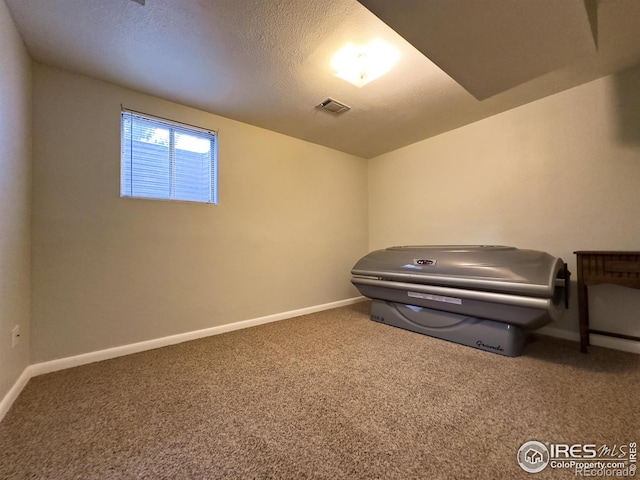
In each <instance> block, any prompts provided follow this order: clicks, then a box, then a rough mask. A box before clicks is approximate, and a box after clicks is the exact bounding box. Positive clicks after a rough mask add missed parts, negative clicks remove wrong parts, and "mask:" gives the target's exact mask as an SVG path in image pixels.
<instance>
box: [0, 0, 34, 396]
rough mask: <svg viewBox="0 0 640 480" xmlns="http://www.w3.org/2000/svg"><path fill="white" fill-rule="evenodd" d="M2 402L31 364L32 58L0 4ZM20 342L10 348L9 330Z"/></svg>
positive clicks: (0, 306) (0, 393)
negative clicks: (17, 333)
mask: <svg viewBox="0 0 640 480" xmlns="http://www.w3.org/2000/svg"><path fill="white" fill-rule="evenodd" d="M0 145H2V153H0V171H1V173H0V399H2V398H3V397H4V396H5V394H6V393H7V392H8V391H9V389H10V388H11V386H12V385H13V384H14V382H15V381H16V379H17V378H18V377H19V376H20V374H21V373H22V371H23V370H24V369H25V367H27V366H28V365H29V308H30V305H29V302H30V285H29V277H30V273H29V272H30V240H31V233H30V222H31V219H30V215H31V214H30V210H31V200H30V196H31V193H30V184H31V180H30V176H31V60H30V59H29V56H28V55H27V51H26V49H25V47H24V45H23V43H22V39H21V38H20V35H19V34H18V32H17V30H16V28H15V26H14V24H13V21H12V20H11V16H10V14H9V11H8V10H7V7H6V5H5V3H4V0H0ZM15 325H19V326H20V330H21V337H20V342H19V344H18V345H17V346H16V347H15V348H11V329H12V328H13V327H14V326H15Z"/></svg>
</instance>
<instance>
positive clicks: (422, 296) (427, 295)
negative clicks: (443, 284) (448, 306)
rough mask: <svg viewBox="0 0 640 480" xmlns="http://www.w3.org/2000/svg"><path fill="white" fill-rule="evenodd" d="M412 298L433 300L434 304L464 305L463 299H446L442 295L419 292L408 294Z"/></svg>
mask: <svg viewBox="0 0 640 480" xmlns="http://www.w3.org/2000/svg"><path fill="white" fill-rule="evenodd" d="M407 295H409V296H410V297H411V298H420V299H422V300H432V301H434V302H443V303H455V304H456V305H462V299H461V298H455V297H444V296H442V295H431V294H430V293H419V292H407Z"/></svg>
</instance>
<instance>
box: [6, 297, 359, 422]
mask: <svg viewBox="0 0 640 480" xmlns="http://www.w3.org/2000/svg"><path fill="white" fill-rule="evenodd" d="M365 300H366V298H365V297H354V298H348V299H346V300H339V301H337V302H331V303H325V304H323V305H316V306H314V307H307V308H301V309H298V310H291V311H288V312H283V313H276V314H274V315H267V316H264V317H258V318H253V319H250V320H244V321H240V322H235V323H230V324H226V325H219V326H217V327H211V328H205V329H202V330H195V331H192V332H186V333H179V334H177V335H171V336H168V337H162V338H156V339H153V340H147V341H144V342H138V343H131V344H129V345H122V346H120V347H113V348H107V349H105V350H98V351H96V352H89V353H83V354H81V355H74V356H72V357H65V358H59V359H56V360H50V361H48V362H40V363H34V364H32V365H29V366H28V367H27V368H25V369H24V371H23V372H22V374H21V375H20V377H19V378H18V380H16V382H15V383H14V384H13V386H12V387H11V389H10V390H9V392H8V393H7V394H6V395H5V396H4V398H3V399H2V400H0V421H2V419H3V418H4V416H5V415H6V413H7V412H8V411H9V409H10V408H11V405H13V402H14V401H15V400H16V398H18V395H20V392H22V390H23V389H24V387H25V386H26V385H27V382H28V381H29V379H30V378H31V377H36V376H38V375H42V374H45V373H51V372H56V371H58V370H64V369H65V368H71V367H78V366H80V365H86V364H88V363H93V362H99V361H101V360H108V359H110V358H116V357H121V356H123V355H130V354H132V353H138V352H144V351H145V350H152V349H154V348H160V347H166V346H168V345H175V344H177V343H182V342H188V341H189V340H196V339H198V338H204V337H209V336H212V335H219V334H221V333H226V332H232V331H234V330H240V329H243V328H249V327H255V326H257V325H262V324H265V323H271V322H277V321H278V320H285V319H287V318H293V317H299V316H301V315H309V314H310V313H316V312H321V311H323V310H330V309H332V308H338V307H345V306H347V305H353V304H355V303H360V302H363V301H365Z"/></svg>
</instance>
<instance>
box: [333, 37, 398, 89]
mask: <svg viewBox="0 0 640 480" xmlns="http://www.w3.org/2000/svg"><path fill="white" fill-rule="evenodd" d="M399 56H400V54H399V53H398V51H397V50H396V49H395V48H394V47H392V46H391V45H389V44H388V43H385V42H383V41H382V40H378V39H376V40H372V41H371V42H369V43H368V44H366V45H364V46H358V45H354V44H352V43H349V44H347V45H345V46H344V47H342V48H341V49H340V50H339V51H338V52H337V53H336V54H335V55H334V56H333V58H332V59H331V66H332V67H333V69H334V70H335V76H336V77H340V78H342V79H343V80H346V81H347V82H349V83H352V84H354V85H356V86H357V87H363V86H365V85H366V84H367V83H369V82H371V81H373V80H375V79H376V78H379V77H381V76H382V75H384V74H385V73H387V72H388V71H389V70H391V67H393V65H394V64H395V63H396V61H397V60H398V57H399Z"/></svg>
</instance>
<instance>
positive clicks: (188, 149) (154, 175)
mask: <svg viewBox="0 0 640 480" xmlns="http://www.w3.org/2000/svg"><path fill="white" fill-rule="evenodd" d="M121 135H122V136H121V164H120V166H121V170H120V177H121V178H120V196H122V197H135V198H154V199H163V200H183V201H190V202H202V203H214V204H215V203H218V198H217V177H218V175H217V170H218V169H217V163H218V155H217V135H216V133H215V132H212V131H208V130H205V129H201V128H197V127H192V126H189V125H184V124H181V123H177V122H173V121H170V120H164V119H160V118H156V117H152V116H148V115H145V114H141V113H138V112H133V111H130V110H122V123H121Z"/></svg>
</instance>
